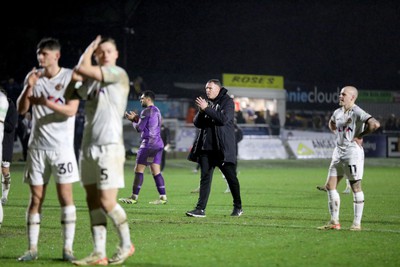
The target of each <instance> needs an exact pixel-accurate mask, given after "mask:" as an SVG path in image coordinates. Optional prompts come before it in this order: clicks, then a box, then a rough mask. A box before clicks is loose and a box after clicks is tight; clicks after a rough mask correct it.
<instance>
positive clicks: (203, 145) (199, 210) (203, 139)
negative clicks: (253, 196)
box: [186, 79, 243, 217]
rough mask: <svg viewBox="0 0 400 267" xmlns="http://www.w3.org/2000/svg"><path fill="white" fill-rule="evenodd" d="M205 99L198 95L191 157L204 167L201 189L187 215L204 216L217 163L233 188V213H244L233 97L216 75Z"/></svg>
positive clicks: (201, 167) (238, 214) (209, 84)
mask: <svg viewBox="0 0 400 267" xmlns="http://www.w3.org/2000/svg"><path fill="white" fill-rule="evenodd" d="M205 90H206V95H207V97H206V99H204V98H202V97H197V98H196V100H195V104H196V106H197V108H198V112H197V114H196V116H195V118H194V126H196V128H199V129H200V133H199V134H198V136H197V138H196V140H195V141H194V144H193V146H192V149H191V151H190V154H189V156H188V159H189V160H191V161H194V162H198V163H199V165H200V169H201V177H200V192H199V199H198V201H197V205H196V208H195V209H194V210H191V211H188V212H186V215H187V216H191V217H205V216H206V214H205V209H206V206H207V202H208V197H209V195H210V189H211V181H212V175H213V173H214V169H215V167H218V168H219V169H220V170H221V172H222V174H223V175H224V176H225V177H226V180H227V182H228V184H229V187H230V189H231V194H232V197H233V211H232V213H231V216H237V217H238V216H240V215H242V214H243V210H242V201H241V198H240V184H239V180H238V179H237V175H236V164H237V155H236V141H235V126H234V116H235V107H234V103H233V99H232V98H231V97H230V96H229V95H228V94H227V92H228V90H226V89H225V88H224V87H222V85H221V82H220V81H219V80H217V79H212V80H209V81H208V82H207V84H206V87H205Z"/></svg>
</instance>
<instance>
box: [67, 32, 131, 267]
mask: <svg viewBox="0 0 400 267" xmlns="http://www.w3.org/2000/svg"><path fill="white" fill-rule="evenodd" d="M93 55H94V58H95V60H96V62H97V64H98V65H92V56H93ZM117 58H118V50H117V47H116V44H115V41H114V40H113V39H111V38H104V39H102V38H101V36H97V38H96V39H95V40H94V41H93V42H92V43H91V44H90V45H89V46H88V47H87V48H86V50H85V52H84V53H83V54H82V56H81V59H80V61H79V63H78V65H77V67H76V68H75V70H76V72H77V73H78V74H79V75H81V80H82V81H76V82H72V85H73V87H74V88H77V89H78V90H77V91H78V93H79V95H82V94H83V95H85V96H86V98H87V100H86V103H85V115H86V118H85V129H84V132H83V139H82V151H81V155H80V170H81V180H82V185H83V186H84V188H85V190H86V195H87V197H86V200H87V205H88V208H89V215H90V224H91V233H92V238H93V244H94V250H93V252H92V253H91V254H90V255H89V256H87V257H85V258H83V259H81V260H76V261H73V263H74V264H75V265H107V264H111V265H116V264H122V263H123V262H124V261H125V260H126V259H127V258H128V257H129V256H131V255H132V254H133V253H134V251H135V248H134V246H133V244H132V242H131V240H130V230H129V225H128V219H127V215H126V213H125V210H124V209H123V208H122V207H121V206H120V205H119V204H118V203H117V195H118V189H119V188H123V187H124V186H125V183H124V163H125V147H124V142H123V128H122V120H123V117H124V114H125V109H126V106H127V101H128V93H129V77H128V75H127V73H126V71H125V70H124V69H122V68H121V67H118V66H117V65H116V61H117ZM82 82H83V85H81V83H82ZM107 217H108V218H110V220H111V221H112V222H113V224H114V226H115V228H116V230H117V232H118V236H119V239H120V243H119V246H118V249H117V251H116V253H114V255H113V256H112V257H111V258H109V259H108V258H107V253H106V235H107V228H106V226H107Z"/></svg>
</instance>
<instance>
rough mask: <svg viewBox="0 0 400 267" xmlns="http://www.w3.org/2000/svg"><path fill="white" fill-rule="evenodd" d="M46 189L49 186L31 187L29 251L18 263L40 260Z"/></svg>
mask: <svg viewBox="0 0 400 267" xmlns="http://www.w3.org/2000/svg"><path fill="white" fill-rule="evenodd" d="M46 187H47V185H30V191H31V197H30V202H29V206H28V210H27V213H26V223H27V233H28V250H27V251H26V252H25V253H24V254H23V255H22V256H21V257H19V258H18V261H31V260H36V259H37V258H38V256H37V255H38V242H39V232H40V222H41V210H42V204H43V202H44V199H45V195H46Z"/></svg>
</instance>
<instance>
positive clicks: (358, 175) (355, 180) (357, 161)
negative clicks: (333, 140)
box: [349, 147, 365, 231]
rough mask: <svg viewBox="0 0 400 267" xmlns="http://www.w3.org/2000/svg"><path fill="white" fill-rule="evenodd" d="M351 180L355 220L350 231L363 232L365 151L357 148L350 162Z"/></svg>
mask: <svg viewBox="0 0 400 267" xmlns="http://www.w3.org/2000/svg"><path fill="white" fill-rule="evenodd" d="M349 171H350V174H349V178H350V184H351V189H352V191H353V210H354V218H353V224H352V225H351V227H350V230H354V231H359V230H361V219H362V215H363V210H364V200H365V199H364V192H363V191H362V187H361V181H362V178H363V174H364V150H363V149H362V148H361V147H357V150H356V151H355V152H354V155H352V157H351V159H350V161H349Z"/></svg>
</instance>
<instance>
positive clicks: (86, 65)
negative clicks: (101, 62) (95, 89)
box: [75, 35, 103, 81]
mask: <svg viewBox="0 0 400 267" xmlns="http://www.w3.org/2000/svg"><path fill="white" fill-rule="evenodd" d="M100 41H101V36H100V35H98V36H97V37H96V39H95V40H94V41H93V42H92V43H91V44H90V45H89V46H88V47H87V48H86V50H85V52H83V54H82V55H81V58H80V59H79V62H78V65H77V66H76V67H75V71H76V72H77V73H78V74H79V75H82V76H84V77H87V78H91V79H94V80H97V81H102V80H103V74H102V72H101V69H100V66H98V65H93V64H92V56H93V54H94V53H95V51H96V49H97V47H98V46H99V43H100Z"/></svg>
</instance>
